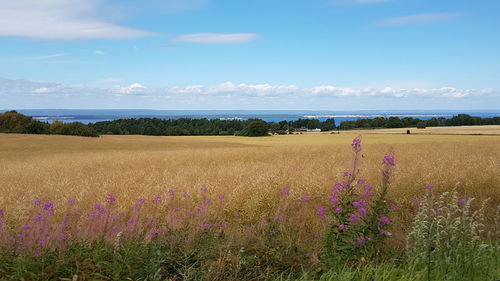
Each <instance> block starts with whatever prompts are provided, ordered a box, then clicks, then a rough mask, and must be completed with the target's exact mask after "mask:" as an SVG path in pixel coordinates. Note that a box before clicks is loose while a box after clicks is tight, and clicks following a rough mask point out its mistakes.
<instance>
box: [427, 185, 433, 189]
mask: <svg viewBox="0 0 500 281" xmlns="http://www.w3.org/2000/svg"><path fill="white" fill-rule="evenodd" d="M425 188H427V189H433V188H434V185H433V184H428V185H426V186H425Z"/></svg>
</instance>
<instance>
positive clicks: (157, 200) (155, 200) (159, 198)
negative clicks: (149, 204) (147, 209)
mask: <svg viewBox="0 0 500 281" xmlns="http://www.w3.org/2000/svg"><path fill="white" fill-rule="evenodd" d="M153 202H154V203H160V202H161V196H156V197H155V198H153Z"/></svg>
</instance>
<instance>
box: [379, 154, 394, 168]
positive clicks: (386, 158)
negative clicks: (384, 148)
mask: <svg viewBox="0 0 500 281" xmlns="http://www.w3.org/2000/svg"><path fill="white" fill-rule="evenodd" d="M382 163H383V164H385V165H388V166H394V165H395V164H396V163H395V161H394V156H390V155H386V156H384V160H383V161H382Z"/></svg>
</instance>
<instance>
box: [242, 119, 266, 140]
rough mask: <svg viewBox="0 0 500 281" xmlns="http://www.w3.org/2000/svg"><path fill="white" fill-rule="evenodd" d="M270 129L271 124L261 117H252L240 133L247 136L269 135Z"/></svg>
mask: <svg viewBox="0 0 500 281" xmlns="http://www.w3.org/2000/svg"><path fill="white" fill-rule="evenodd" d="M268 131H269V125H268V124H267V122H266V121H264V120H261V119H252V120H249V121H248V122H247V123H246V124H245V127H244V128H243V130H242V131H241V132H240V133H239V134H238V135H240V136H246V137H262V136H267V135H269V134H268Z"/></svg>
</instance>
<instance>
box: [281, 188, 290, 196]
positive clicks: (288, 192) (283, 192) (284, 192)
mask: <svg viewBox="0 0 500 281" xmlns="http://www.w3.org/2000/svg"><path fill="white" fill-rule="evenodd" d="M281 194H283V195H290V188H288V187H286V188H283V190H282V191H281Z"/></svg>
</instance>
